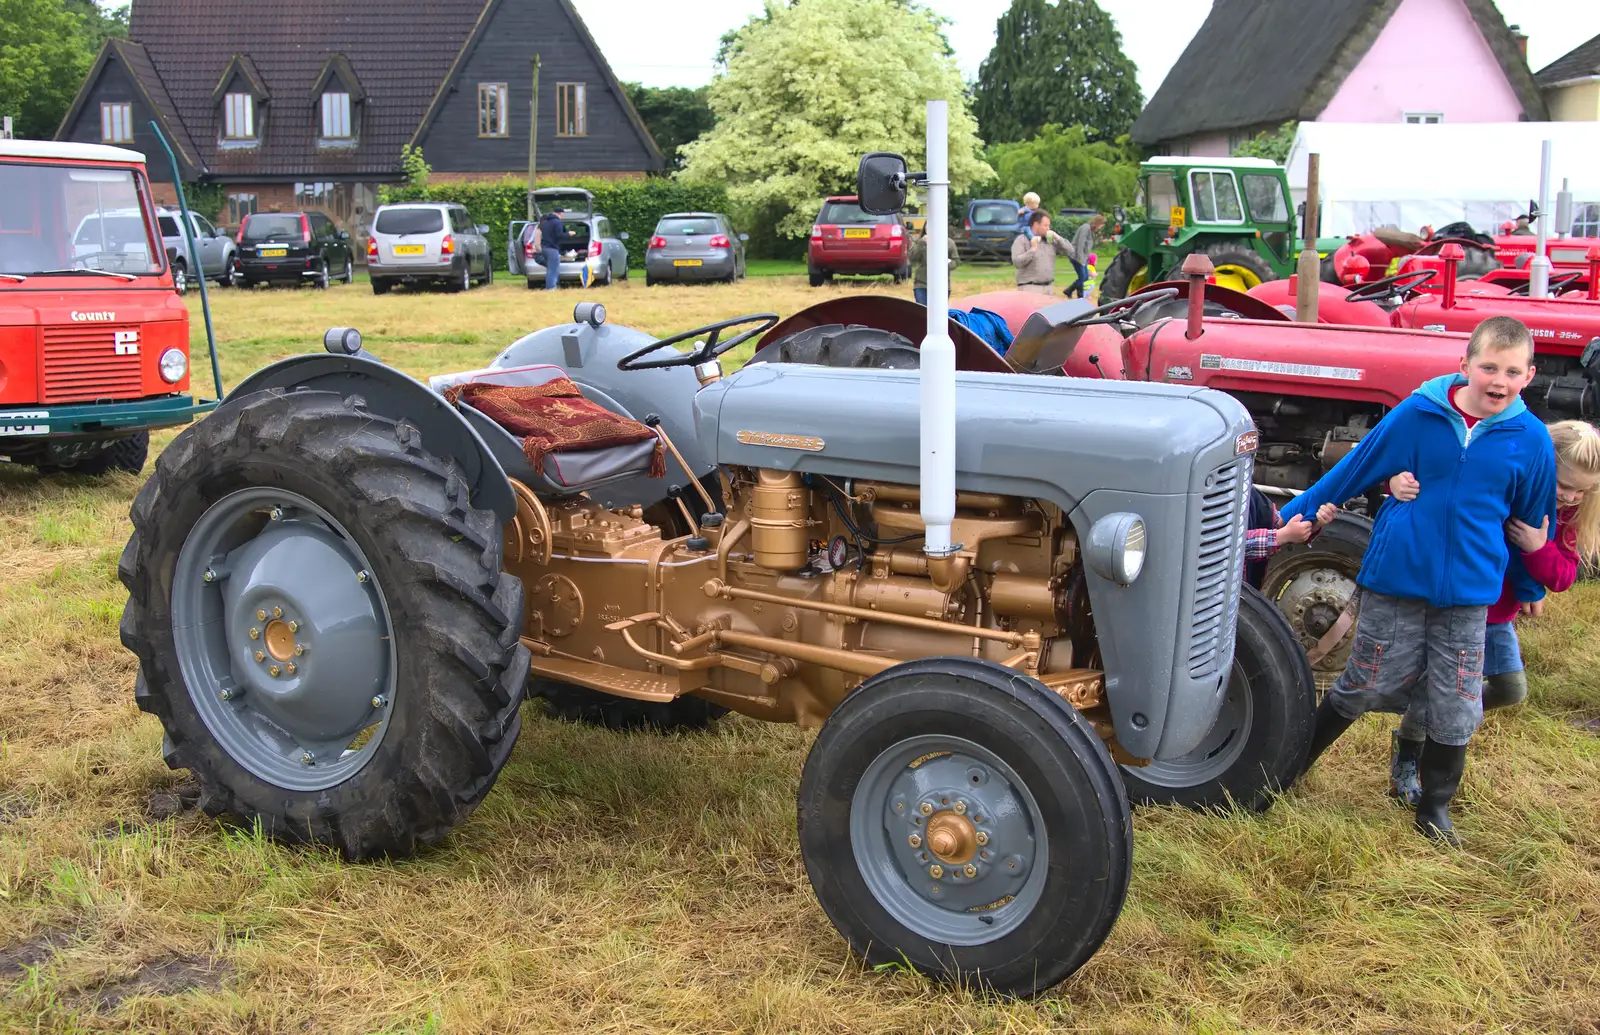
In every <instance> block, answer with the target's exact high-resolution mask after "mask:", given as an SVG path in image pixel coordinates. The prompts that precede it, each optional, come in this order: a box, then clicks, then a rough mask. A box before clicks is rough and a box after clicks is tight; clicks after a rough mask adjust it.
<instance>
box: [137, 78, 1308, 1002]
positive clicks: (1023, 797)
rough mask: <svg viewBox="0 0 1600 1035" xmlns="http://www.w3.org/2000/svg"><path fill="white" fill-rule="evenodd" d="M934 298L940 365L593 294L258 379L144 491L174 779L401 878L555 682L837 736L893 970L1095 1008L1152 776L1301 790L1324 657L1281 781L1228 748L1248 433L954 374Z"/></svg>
mask: <svg viewBox="0 0 1600 1035" xmlns="http://www.w3.org/2000/svg"><path fill="white" fill-rule="evenodd" d="M935 103H937V102H935ZM939 108H940V110H939V111H938V112H937V115H939V116H942V114H943V113H942V105H940V106H939ZM931 109H933V105H930V129H929V133H930V137H931V138H933V139H937V140H939V141H940V142H941V145H942V139H943V124H942V122H941V121H938V120H937V119H936V118H935V114H936V113H935V112H933V111H932V110H931ZM935 132H937V133H938V134H939V136H937V137H934V134H935ZM932 150H933V149H932V148H930V152H931V151H932ZM930 164H931V165H932V166H933V168H930V171H929V173H928V174H927V179H928V180H929V181H930V194H931V195H933V198H932V200H931V204H933V206H934V209H935V211H934V212H933V215H932V216H931V217H930V220H929V225H930V227H931V228H934V230H935V231H938V230H939V229H940V228H943V227H944V225H945V218H944V217H945V213H944V211H943V209H942V206H943V205H944V204H945V203H946V201H945V197H944V188H943V187H942V184H941V181H942V180H943V179H944V173H943V168H942V159H939V160H936V161H934V162H932V163H930ZM904 168H905V166H904V163H903V162H899V164H898V171H896V169H895V168H894V160H893V158H892V156H882V155H879V156H870V157H869V158H868V159H865V160H863V172H862V176H861V196H862V197H863V199H864V203H866V204H872V205H874V207H875V208H878V209H880V210H893V209H894V208H895V206H897V205H898V204H900V203H902V202H903V198H904V190H905V187H904V184H905V183H906V182H907V174H905V173H904ZM885 170H887V171H885ZM920 175H921V174H910V176H909V179H910V181H911V182H919V176H920ZM941 247H942V245H941ZM942 269H943V267H942V266H940V267H938V270H939V271H942ZM929 290H930V297H932V298H934V299H935V300H936V305H935V306H932V307H930V311H936V312H937V315H938V319H937V320H932V319H930V335H931V336H930V338H929V339H928V340H926V341H924V343H923V350H922V353H921V354H922V357H923V367H922V369H921V370H920V371H917V370H910V371H904V370H876V369H835V368H829V367H826V366H822V365H816V364H806V363H761V364H754V365H750V366H746V367H745V368H743V369H741V370H738V371H737V372H734V373H730V374H724V373H723V372H722V371H721V369H720V365H719V362H718V356H720V355H721V354H723V353H725V352H726V351H727V350H729V349H731V348H733V347H735V346H736V345H737V344H739V343H740V342H742V341H744V340H747V339H749V338H751V337H752V336H754V335H756V334H759V333H761V332H762V331H764V330H766V329H769V328H770V327H772V326H773V325H774V324H775V323H776V322H777V317H776V316H774V315H771V314H758V315H754V316H745V317H737V318H734V319H730V320H725V321H723V322H721V323H718V324H715V325H712V326H708V327H701V328H696V329H694V330H692V331H687V332H684V333H682V334H676V335H672V336H670V337H667V338H663V339H659V340H657V339H655V338H653V337H651V336H649V335H647V334H644V333H642V332H640V331H637V330H632V329H629V328H627V327H622V326H617V325H615V324H611V323H608V322H606V320H605V313H604V310H603V309H602V308H601V307H600V306H598V305H596V304H593V303H583V304H580V305H579V306H578V307H577V310H576V312H575V314H574V320H573V322H572V323H570V324H564V325H560V326H556V327H550V328H546V329H544V330H541V331H538V332H536V333H533V334H530V335H528V336H527V337H525V338H523V339H521V340H520V341H518V342H516V343H515V344H513V345H512V346H510V347H509V348H507V349H506V350H505V351H504V352H503V353H502V354H501V355H500V356H499V357H497V358H496V360H495V361H494V363H493V364H492V365H491V366H490V367H489V368H487V369H485V370H478V371H466V372H461V373H456V374H449V375H444V376H441V377H437V378H434V379H432V381H431V383H430V384H427V385H424V384H422V383H420V382H418V381H415V380H413V379H411V378H410V377H407V376H405V375H403V374H401V373H399V372H398V371H396V370H394V369H392V368H391V367H389V366H386V365H384V364H383V363H382V362H380V361H379V360H377V359H376V358H374V357H373V356H371V355H370V354H369V353H367V352H366V351H364V350H363V349H362V348H361V345H360V340H359V335H357V334H356V333H354V332H353V331H349V330H343V329H337V330H335V331H331V332H329V335H328V336H327V339H326V341H325V345H326V350H327V354H314V355H305V356H299V357H294V358H291V359H287V360H284V361H282V362H279V363H277V364H274V365H272V366H269V367H267V368H265V369H263V370H261V371H259V372H257V373H256V374H255V375H253V376H252V377H250V378H248V379H247V380H246V381H245V382H244V383H242V384H240V385H239V386H238V387H237V388H236V389H235V390H234V392H233V393H232V394H231V395H230V396H229V397H228V399H227V400H226V401H225V402H224V403H223V404H222V405H221V406H220V407H219V408H218V409H217V411H216V412H215V413H214V414H212V415H211V416H210V417H208V418H206V419H205V420H204V421H202V422H200V423H199V424H198V425H196V426H194V427H192V428H189V429H187V430H186V431H184V432H183V433H182V434H181V435H179V436H178V438H177V439H176V440H175V441H174V442H173V443H172V444H171V445H170V446H169V447H168V448H167V449H166V450H165V451H164V452H163V453H162V454H161V456H160V457H159V459H158V460H157V463H156V469H155V473H154V476H153V477H152V478H151V479H150V481H149V482H148V483H147V485H146V486H145V488H144V489H143V491H141V492H140V494H139V496H138V498H137V500H136V501H135V503H134V506H133V524H134V533H133V536H132V538H131V539H130V541H129V543H128V546H127V549H126V551H125V552H124V554H123V557H122V561H121V564H120V572H121V576H122V579H123V581H124V582H125V583H126V585H127V587H128V590H129V594H130V599H129V603H128V606H127V610H126V615H125V618H124V622H123V641H124V643H126V644H127V645H128V647H130V648H131V649H132V650H133V651H134V652H135V653H136V654H137V655H138V658H139V676H138V685H137V689H136V694H137V699H138V703H139V705H140V707H141V708H143V709H144V710H146V711H148V712H151V713H153V714H154V715H156V716H157V717H158V718H159V719H160V721H161V723H162V725H163V726H164V728H165V732H166V740H165V753H166V759H167V762H168V764H169V765H171V766H174V767H185V768H188V769H189V770H191V771H192V773H193V774H194V776H195V777H196V778H197V779H198V780H199V782H200V784H201V787H202V789H203V795H204V798H203V800H204V804H205V806H206V808H207V809H208V810H209V811H211V812H213V813H218V814H221V813H228V814H232V815H234V816H237V817H242V818H244V819H245V820H247V821H258V822H260V823H261V825H262V826H263V828H264V829H265V830H266V831H268V832H269V833H270V834H272V835H273V836H276V837H279V838H281V839H284V840H286V841H290V842H318V843H325V844H329V845H332V846H335V847H337V848H338V849H339V850H341V851H342V852H343V853H344V854H345V855H346V856H348V857H350V858H352V859H366V858H374V857H383V856H389V857H399V856H405V855H407V854H409V853H411V852H413V851H414V850H415V849H416V848H418V847H419V846H421V845H424V844H428V843H431V842H435V841H438V840H439V839H441V838H443V837H444V836H445V835H446V834H448V833H449V831H450V830H451V829H452V828H454V827H456V826H457V825H458V824H460V823H462V822H463V821H464V820H465V819H466V817H467V816H468V814H469V813H470V812H471V811H472V810H473V808H474V807H475V806H477V805H478V803H479V802H481V801H482V800H483V799H484V796H485V795H486V794H488V793H489V790H490V788H491V787H492V786H493V784H494V782H495V779H496V777H497V775H498V774H499V772H500V770H501V768H502V766H504V765H505V763H506V760H507V757H508V756H509V755H510V753H511V751H512V748H513V744H514V743H515V741H516V739H517V735H518V732H519V730H520V728H521V722H522V718H521V705H522V703H523V701H524V696H525V692H526V691H527V690H528V689H531V691H532V692H533V693H535V694H538V695H540V696H543V697H545V698H547V699H548V700H549V701H550V703H551V704H552V705H553V706H554V707H555V708H556V710H557V711H559V712H563V713H565V714H570V715H573V716H576V717H579V718H584V719H588V720H591V721H596V722H603V723H607V724H611V725H616V726H627V725H634V724H639V723H650V724H654V725H680V726H693V725H703V724H705V723H707V722H709V721H710V720H711V719H713V718H715V717H716V716H717V715H719V714H721V713H722V712H724V711H727V710H732V711H736V712H740V713H743V714H744V715H748V716H754V717H756V718H760V719H766V720H773V721H780V722H792V723H798V724H800V725H802V726H807V727H813V728H815V729H817V734H816V737H815V740H814V741H813V743H812V745H811V747H810V749H809V753H808V755H807V758H806V761H805V765H804V769H803V772H802V773H801V774H800V780H799V793H798V823H799V838H800V847H801V853H802V857H803V860H804V864H805V867H806V871H807V873H808V875H809V877H810V880H811V883H812V886H813V888H814V889H815V893H816V896H817V899H818V901H819V903H820V904H821V906H822V908H823V910H824V911H825V912H826V913H827V915H828V917H829V918H830V919H831V920H832V921H833V923H834V925H835V926H836V927H837V928H838V930H839V931H840V932H841V933H842V934H843V935H844V937H845V938H846V939H847V940H848V942H849V944H850V946H851V947H852V948H853V949H854V950H855V951H856V952H858V953H859V954H861V955H862V956H864V957H865V958H866V959H867V960H868V961H869V962H872V963H881V962H888V961H893V962H896V963H902V964H910V965H913V966H915V967H917V968H919V969H922V970H924V971H925V972H927V973H930V974H932V975H935V976H942V977H944V978H946V979H950V980H961V981H967V980H971V981H975V982H979V983H981V984H983V985H986V986H988V987H990V988H993V989H996V990H999V991H1002V992H1006V993H1014V994H1032V993H1035V992H1037V991H1040V990H1043V989H1045V988H1048V987H1051V986H1053V985H1055V984H1056V983H1058V982H1060V981H1061V980H1062V979H1064V978H1065V977H1066V976H1068V975H1069V974H1071V973H1072V972H1073V971H1074V970H1076V969H1077V968H1078V967H1079V966H1080V965H1082V964H1083V963H1084V962H1085V961H1086V960H1087V959H1088V958H1089V957H1090V956H1091V955H1092V954H1093V953H1094V952H1095V950H1096V949H1097V948H1098V947H1099V946H1100V944H1101V943H1102V942H1103V941H1104V940H1105V938H1106V937H1107V935H1108V934H1109V932H1110V930H1111V928H1112V926H1113V924H1114V923H1115V921H1116V918H1117V916H1118V914H1119V912H1120V910H1121V908H1122V904H1123V899H1124V896H1125V894H1126V890H1127V886H1128V880H1129V872H1130V864H1131V857H1132V847H1133V846H1132V824H1131V819H1130V811H1129V795H1128V793H1127V790H1126V789H1125V786H1124V775H1125V773H1127V772H1133V771H1138V770H1139V769H1140V768H1141V767H1144V766H1156V767H1163V766H1164V767H1165V769H1164V772H1165V780H1166V783H1167V788H1166V790H1163V788H1162V787H1161V786H1157V785H1150V786H1149V787H1147V788H1146V792H1147V793H1145V794H1138V795H1136V796H1139V797H1146V796H1149V794H1155V795H1157V796H1158V797H1159V796H1160V795H1161V794H1163V793H1169V792H1170V793H1178V791H1183V792H1184V793H1187V792H1188V791H1190V790H1193V789H1194V788H1195V787H1199V786H1204V787H1207V788H1210V789H1209V790H1207V791H1205V792H1204V793H1205V794H1207V795H1210V797H1209V798H1208V800H1211V801H1215V802H1217V803H1221V802H1223V801H1225V800H1226V798H1227V797H1228V795H1229V794H1233V793H1237V794H1238V795H1240V796H1243V797H1249V796H1251V795H1252V794H1254V793H1256V792H1257V791H1258V790H1259V789H1261V788H1263V787H1266V786H1267V785H1268V784H1272V785H1275V786H1276V785H1283V784H1287V783H1288V782H1289V781H1291V780H1292V779H1293V778H1294V776H1295V775H1297V773H1298V771H1299V767H1300V766H1301V764H1302V763H1303V760H1304V753H1305V748H1306V742H1307V738H1308V737H1309V729H1310V718H1311V701H1312V700H1313V697H1312V691H1311V689H1310V672H1309V669H1308V668H1306V666H1305V664H1304V660H1303V656H1301V657H1300V658H1299V660H1298V662H1296V661H1295V660H1294V659H1293V657H1292V656H1290V657H1289V658H1288V660H1283V659H1277V660H1273V659H1272V658H1269V660H1268V661H1267V662H1262V661H1261V655H1262V653H1263V650H1262V648H1261V646H1260V644H1258V643H1253V642H1252V643H1250V644H1249V645H1248V650H1247V649H1246V647H1245V646H1241V647H1240V649H1239V656H1240V657H1242V658H1244V659H1245V660H1246V661H1247V662H1249V660H1250V658H1251V657H1254V658H1255V661H1254V662H1251V663H1252V664H1254V665H1255V668H1254V669H1252V670H1251V673H1250V675H1252V676H1253V677H1255V678H1258V679H1271V680H1277V681H1279V682H1281V683H1285V684H1288V685H1290V687H1291V691H1292V692H1286V693H1284V694H1281V695H1280V696H1282V697H1284V699H1286V700H1290V701H1293V702H1294V706H1293V707H1289V708H1286V709H1282V710H1281V711H1282V714H1276V715H1273V716H1259V717H1258V720H1257V724H1256V725H1257V728H1258V729H1267V730H1269V732H1270V735H1271V737H1273V738H1276V739H1277V741H1280V742H1281V746H1275V747H1274V748H1273V749H1272V751H1273V752H1274V753H1273V756H1272V757H1273V758H1274V759H1276V760H1278V761H1275V762H1274V763H1273V764H1271V765H1265V766H1263V765H1262V764H1261V763H1260V759H1258V758H1256V757H1255V756H1253V755H1249V751H1254V750H1259V744H1258V743H1256V742H1255V741H1254V740H1253V741H1252V743H1251V744H1247V745H1239V744H1227V743H1223V744H1217V743H1214V742H1213V741H1214V736H1213V731H1214V728H1215V727H1216V726H1217V725H1218V723H1217V720H1218V715H1219V711H1220V710H1221V708H1222V704H1223V700H1224V697H1225V696H1226V692H1227V690H1228V688H1229V685H1230V682H1231V681H1232V680H1234V679H1237V678H1239V676H1238V673H1239V662H1238V661H1237V660H1236V649H1235V636H1236V629H1238V630H1239V633H1238V635H1239V637H1240V639H1241V643H1242V641H1243V640H1244V639H1246V638H1247V637H1248V636H1259V628H1260V627H1259V626H1249V625H1248V624H1247V622H1246V620H1245V618H1244V616H1245V615H1246V614H1255V610H1256V609H1261V608H1264V605H1263V604H1261V603H1260V602H1259V598H1258V597H1246V598H1245V602H1244V605H1243V608H1244V609H1243V610H1241V606H1242V605H1241V592H1242V591H1241V578H1240V571H1241V564H1242V533H1243V527H1244V525H1243V522H1244V513H1245V501H1246V490H1247V488H1248V487H1249V485H1250V483H1251V469H1252V459H1253V457H1252V451H1253V449H1254V443H1255V430H1254V427H1253V425H1252V424H1251V421H1250V419H1249V416H1248V414H1247V413H1246V411H1245V409H1244V408H1243V407H1242V406H1241V405H1240V404H1239V403H1237V402H1235V401H1234V400H1232V399H1231V398H1229V397H1228V396H1226V395H1224V394H1222V393H1220V392H1216V391H1211V390H1207V389H1195V388H1191V387H1184V386H1176V385H1156V384H1133V383H1094V382H1082V381H1072V380H1067V379H1063V378H1059V377H1056V378H1051V377H1033V376H1025V375H1024V376H1018V375H1006V376H995V375H988V374H982V373H960V374H958V373H956V371H955V369H954V366H955V364H954V359H953V355H952V352H953V350H952V347H951V342H950V339H949V337H948V336H944V335H943V331H942V329H943V327H944V324H945V320H944V312H945V305H946V301H945V299H946V297H947V295H946V292H947V286H946V284H945V283H944V281H943V274H942V272H937V273H936V274H935V275H934V276H933V277H930V287H929ZM940 337H942V339H943V340H942V341H940V340H938V339H939V338H940ZM685 343H690V344H689V348H688V350H687V351H679V349H677V348H675V347H674V346H679V345H683V344H685ZM1264 610H1265V612H1266V613H1268V614H1271V609H1270V608H1264ZM1273 618H1274V619H1276V616H1275V615H1273ZM1279 621H1280V622H1281V620H1279ZM1288 642H1289V643H1290V644H1291V645H1292V644H1293V640H1292V638H1290V639H1289V640H1288ZM1266 653H1267V654H1271V651H1270V650H1269V651H1267V652H1266ZM1273 658H1276V656H1275V655H1274V656H1273ZM1263 664H1265V669H1263V667H1262V666H1263ZM1296 694H1298V695H1299V696H1296ZM1256 739H1257V740H1259V739H1260V738H1259V737H1258V738H1256ZM1241 749H1243V751H1244V755H1243V756H1242V757H1246V759H1247V761H1246V762H1242V763H1241V762H1239V761H1238V759H1239V758H1240V757H1241ZM684 750H686V751H692V750H693V740H692V739H689V740H686V741H685V744H684ZM1218 758H1223V759H1225V760H1231V761H1227V762H1226V764H1223V765H1221V767H1220V768H1219V764H1218V763H1217V762H1216V759H1218ZM1119 763H1121V766H1120V767H1119ZM1252 765H1253V766H1255V771H1254V772H1253V773H1251V772H1248V770H1249V769H1250V768H1251V766H1252ZM1130 779H1131V778H1130ZM1185 781H1187V783H1185ZM1174 788H1176V789H1177V790H1173V789H1174Z"/></svg>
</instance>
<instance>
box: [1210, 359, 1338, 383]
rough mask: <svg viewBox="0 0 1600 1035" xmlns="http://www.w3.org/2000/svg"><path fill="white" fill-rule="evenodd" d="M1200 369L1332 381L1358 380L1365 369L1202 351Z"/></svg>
mask: <svg viewBox="0 0 1600 1035" xmlns="http://www.w3.org/2000/svg"><path fill="white" fill-rule="evenodd" d="M1200 369H1201V370H1244V371H1249V372H1251V373H1255V374H1277V375H1279V376H1281V377H1322V378H1328V379H1329V380H1333V381H1360V380H1362V379H1363V378H1364V377H1365V376H1366V371H1365V370H1362V369H1361V368H1360V367H1329V366H1322V365H1321V364H1316V363H1279V362H1277V361H1276V360H1270V359H1239V358H1238V357H1236V356H1214V355H1209V354H1205V353H1202V354H1201V356H1200Z"/></svg>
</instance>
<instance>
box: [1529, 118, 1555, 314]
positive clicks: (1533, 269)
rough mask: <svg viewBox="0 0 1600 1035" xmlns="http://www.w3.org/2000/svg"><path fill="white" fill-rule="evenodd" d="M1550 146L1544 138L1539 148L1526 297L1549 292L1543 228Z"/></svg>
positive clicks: (1547, 214)
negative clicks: (1534, 236) (1536, 228)
mask: <svg viewBox="0 0 1600 1035" xmlns="http://www.w3.org/2000/svg"><path fill="white" fill-rule="evenodd" d="M1550 147H1551V142H1550V141H1548V140H1546V141H1545V142H1544V143H1543V144H1542V145H1541V146H1540V148H1539V231H1538V233H1539V236H1538V238H1537V240H1538V243H1537V244H1535V245H1534V250H1533V260H1532V261H1531V262H1529V263H1528V297H1529V298H1544V297H1546V296H1548V295H1549V294H1550V257H1549V256H1548V255H1546V254H1545V253H1544V242H1545V228H1546V227H1547V226H1549V225H1550V211H1549V209H1550Z"/></svg>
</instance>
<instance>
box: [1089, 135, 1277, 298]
mask: <svg viewBox="0 0 1600 1035" xmlns="http://www.w3.org/2000/svg"><path fill="white" fill-rule="evenodd" d="M1289 197H1290V195H1289V180H1288V177H1287V176H1285V175H1284V170H1283V166H1281V165H1278V164H1277V163H1275V162H1270V161H1267V160H1266V159H1264V158H1201V157H1176V156H1171V155H1168V156H1161V157H1156V158H1151V159H1150V160H1149V161H1146V162H1143V163H1141V164H1140V166H1139V198H1140V200H1141V201H1142V202H1143V203H1144V207H1145V215H1146V221H1145V222H1143V223H1129V222H1128V221H1127V220H1126V219H1124V218H1122V214H1121V213H1120V212H1119V213H1118V220H1117V221H1118V224H1119V225H1118V236H1117V238H1116V240H1117V244H1118V245H1119V246H1120V249H1121V250H1120V251H1118V253H1117V256H1116V258H1115V259H1113V260H1112V261H1111V265H1109V266H1108V267H1106V272H1105V276H1104V277H1103V278H1102V280H1101V283H1100V301H1102V302H1110V301H1114V300H1116V299H1119V298H1123V297H1125V296H1127V295H1131V294H1134V293H1136V292H1138V291H1139V290H1140V289H1141V288H1143V287H1144V286H1145V285H1147V284H1152V283H1155V282H1157V281H1162V280H1170V279H1171V278H1172V277H1173V276H1175V275H1176V273H1177V270H1178V267H1179V266H1181V265H1182V264H1183V260H1184V259H1185V258H1186V257H1187V256H1188V255H1189V254H1190V253H1192V252H1204V253H1205V254H1206V255H1207V256H1208V257H1209V258H1210V259H1211V263H1212V265H1213V266H1215V267H1216V271H1217V272H1216V281H1217V283H1218V284H1221V285H1223V286H1224V287H1230V288H1233V289H1234V290H1236V291H1248V290H1249V289H1251V288H1253V287H1255V286H1256V285H1257V284H1260V283H1261V282H1262V281H1266V280H1278V279H1280V278H1283V277H1287V276H1288V275H1289V274H1290V273H1292V272H1293V271H1294V266H1295V260H1296V258H1297V256H1298V254H1299V251H1300V237H1299V235H1298V233H1297V229H1298V228H1297V227H1296V225H1295V222H1296V221H1295V213H1294V209H1293V207H1292V206H1291V205H1290V201H1289Z"/></svg>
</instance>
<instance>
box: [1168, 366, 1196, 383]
mask: <svg viewBox="0 0 1600 1035" xmlns="http://www.w3.org/2000/svg"><path fill="white" fill-rule="evenodd" d="M1167 380H1168V381H1193V380H1194V371H1193V370H1191V369H1190V368H1188V367H1181V366H1171V367H1168V368H1167Z"/></svg>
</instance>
